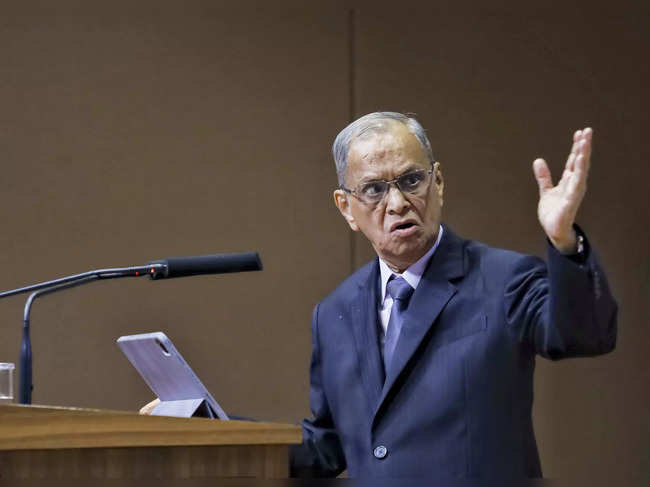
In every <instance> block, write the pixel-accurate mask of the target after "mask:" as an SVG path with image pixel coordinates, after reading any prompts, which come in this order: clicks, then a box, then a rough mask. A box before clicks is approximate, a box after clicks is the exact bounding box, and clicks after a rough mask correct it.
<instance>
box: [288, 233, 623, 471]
mask: <svg viewBox="0 0 650 487" xmlns="http://www.w3.org/2000/svg"><path fill="white" fill-rule="evenodd" d="M379 296H380V292H379V264H378V260H377V259H375V260H374V261H372V262H370V263H369V264H367V265H366V266H364V267H363V268H361V269H360V270H358V271H357V272H355V273H354V274H353V275H352V276H350V277H349V278H348V279H346V280H345V281H344V282H343V283H342V284H341V285H340V286H339V287H338V288H337V289H336V290H335V291H334V292H333V293H332V294H331V295H330V296H328V297H327V298H326V299H325V300H324V301H323V302H321V303H320V304H318V305H317V306H316V308H315V310H314V314H313V321H312V342H313V353H312V363H311V373H310V377H311V379H310V381H311V385H310V404H311V409H312V413H313V418H312V419H310V420H305V421H304V422H303V444H302V445H299V446H297V447H295V448H293V450H292V474H293V475H298V476H300V475H305V474H307V475H313V476H332V475H337V474H338V473H340V472H341V471H342V470H343V469H345V468H346V467H347V469H348V473H349V475H350V476H352V477H414V476H416V477H417V476H426V477H446V476H451V477H461V478H464V477H504V476H505V477H521V476H526V477H540V476H541V474H542V471H541V467H540V461H539V455H538V452H537V445H536V443H535V436H534V433H533V423H532V416H531V413H532V404H533V371H534V368H535V357H536V355H537V354H540V355H542V356H544V357H547V358H551V359H560V358H565V357H576V356H590V355H598V354H602V353H606V352H609V351H611V350H612V349H613V348H614V346H615V342H616V314H617V313H616V311H617V306H616V303H615V301H614V299H613V298H612V296H611V294H610V291H609V286H608V284H607V281H606V278H605V275H604V273H603V271H602V270H601V268H600V266H599V264H598V262H597V257H596V255H595V254H594V253H593V252H592V251H591V250H589V249H588V248H587V250H586V258H585V259H583V261H582V262H578V261H576V260H573V259H570V258H567V257H565V256H562V255H560V254H559V253H558V252H557V251H556V250H555V249H554V248H553V247H552V246H550V245H549V250H548V262H547V263H544V261H542V260H541V259H538V258H536V257H531V256H525V255H521V254H518V253H515V252H511V251H506V250H500V249H494V248H491V247H488V246H486V245H483V244H481V243H478V242H474V241H470V240H464V239H461V238H459V237H458V236H456V235H455V234H454V233H453V232H452V231H451V230H450V229H449V228H448V227H445V231H444V233H443V237H442V239H441V241H440V245H439V247H438V249H437V250H436V252H435V253H434V255H433V257H432V258H431V260H430V262H429V264H428V266H427V268H426V270H425V272H424V275H423V276H422V280H421V281H420V283H419V285H418V287H417V289H416V290H415V292H414V293H413V296H412V297H411V300H410V303H409V305H408V309H407V315H406V321H405V324H404V326H403V328H402V331H401V335H400V337H399V341H398V343H397V346H396V350H395V352H394V356H393V359H392V363H391V365H390V368H389V370H388V371H386V373H385V372H384V369H383V365H382V359H381V355H380V351H379V333H380V332H379V324H378V306H379ZM378 447H379V448H378Z"/></svg>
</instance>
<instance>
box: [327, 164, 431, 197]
mask: <svg viewBox="0 0 650 487" xmlns="http://www.w3.org/2000/svg"><path fill="white" fill-rule="evenodd" d="M434 164H435V163H434V162H431V167H430V168H429V169H416V170H415V171H407V172H405V173H403V174H400V175H399V176H397V177H396V178H395V179H391V180H390V181H387V180H385V179H373V180H371V181H366V182H365V183H361V184H358V185H357V187H356V188H355V189H350V188H346V187H345V186H343V185H342V184H340V185H339V189H340V190H342V191H345V192H346V193H347V194H350V195H352V196H354V197H355V198H356V199H358V200H359V201H361V202H362V203H365V204H367V205H377V204H379V203H380V202H381V201H383V200H384V198H385V197H386V195H387V194H388V193H389V191H390V185H391V184H395V187H396V188H397V190H398V191H399V192H400V193H402V194H403V195H407V194H411V195H412V194H414V193H412V192H410V191H405V190H403V189H402V188H400V185H399V180H400V179H402V178H404V177H407V176H410V175H412V174H415V173H422V172H426V177H429V178H430V176H431V175H432V174H433V170H434ZM423 182H424V181H423ZM429 182H430V180H429ZM372 183H386V185H387V186H386V187H387V189H386V191H385V192H384V193H383V194H382V197H381V198H380V199H378V200H377V201H368V200H366V199H365V198H364V197H363V196H361V195H360V194H358V193H359V192H358V189H359V186H361V185H363V186H365V185H367V184H372ZM419 188H420V186H418V188H416V189H419Z"/></svg>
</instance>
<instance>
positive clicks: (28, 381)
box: [0, 252, 262, 404]
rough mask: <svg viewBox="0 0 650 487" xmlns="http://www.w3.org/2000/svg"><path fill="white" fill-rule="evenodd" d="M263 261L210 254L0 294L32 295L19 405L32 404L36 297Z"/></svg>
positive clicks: (249, 267) (255, 266)
mask: <svg viewBox="0 0 650 487" xmlns="http://www.w3.org/2000/svg"><path fill="white" fill-rule="evenodd" d="M261 270H262V261H261V260H260V256H259V254H258V253H257V252H245V253H241V254H213V255H202V256H199V257H170V258H168V259H161V260H154V261H151V262H148V263H147V264H146V265H143V266H134V267H118V268H111V269H97V270H93V271H88V272H83V273H81V274H74V275H72V276H66V277H61V278H59V279H54V280H52V281H46V282H39V283H38V284H32V285H30V286H25V287H21V288H18V289H12V290H10V291H5V292H0V299H2V298H8V297H9V296H14V295H16V294H22V293H27V292H31V293H32V294H31V295H30V297H29V299H28V300H27V303H26V304H25V312H24V319H23V341H22V344H21V349H20V396H19V397H20V403H21V404H31V402H32V391H33V389H34V386H33V384H32V351H31V350H32V348H31V341H30V333H29V327H30V313H31V309H32V304H33V302H34V300H35V299H36V298H38V297H39V296H45V295H47V294H51V293H55V292H57V291H63V290H64V289H69V288H72V287H76V286H80V285H81V284H86V283H88V282H91V281H96V280H101V279H115V278H118V277H142V276H149V277H150V278H151V279H152V280H155V279H166V278H171V277H186V276H199V275H202V274H225V273H230V272H246V271H261Z"/></svg>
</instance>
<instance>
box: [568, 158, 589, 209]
mask: <svg viewBox="0 0 650 487" xmlns="http://www.w3.org/2000/svg"><path fill="white" fill-rule="evenodd" d="M587 176H588V167H587V160H586V158H585V157H584V155H583V154H580V155H578V157H576V161H575V169H574V171H573V173H572V174H571V177H570V178H569V179H568V183H567V188H566V189H567V196H568V197H569V199H571V200H575V201H577V203H579V202H580V199H581V198H582V195H583V194H584V192H585V188H586V186H587Z"/></svg>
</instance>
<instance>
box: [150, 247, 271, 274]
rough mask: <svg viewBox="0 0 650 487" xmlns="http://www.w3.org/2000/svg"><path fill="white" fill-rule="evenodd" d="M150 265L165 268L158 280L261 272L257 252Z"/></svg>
mask: <svg viewBox="0 0 650 487" xmlns="http://www.w3.org/2000/svg"><path fill="white" fill-rule="evenodd" d="M150 264H165V265H166V266H167V271H166V272H165V274H164V275H162V276H156V277H158V278H160V277H168V278H171V277H186V276H198V275H202V274H225V273H229V272H246V271H260V270H262V261H261V260H260V256H259V254H258V253H257V252H244V253H241V254H213V255H202V256H198V257H170V258H168V259H162V260H157V261H153V262H150Z"/></svg>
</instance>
